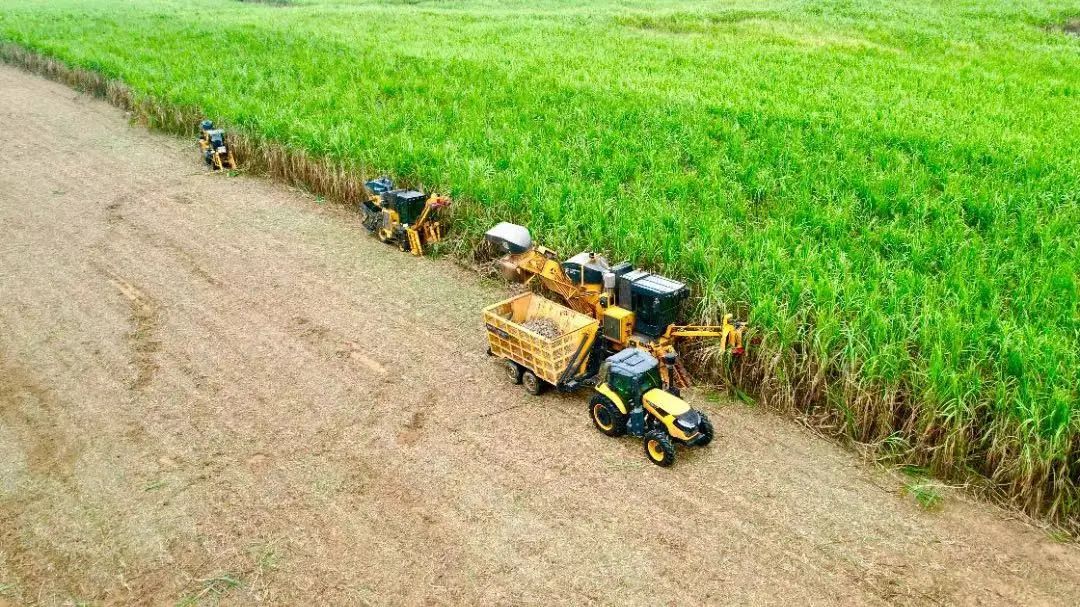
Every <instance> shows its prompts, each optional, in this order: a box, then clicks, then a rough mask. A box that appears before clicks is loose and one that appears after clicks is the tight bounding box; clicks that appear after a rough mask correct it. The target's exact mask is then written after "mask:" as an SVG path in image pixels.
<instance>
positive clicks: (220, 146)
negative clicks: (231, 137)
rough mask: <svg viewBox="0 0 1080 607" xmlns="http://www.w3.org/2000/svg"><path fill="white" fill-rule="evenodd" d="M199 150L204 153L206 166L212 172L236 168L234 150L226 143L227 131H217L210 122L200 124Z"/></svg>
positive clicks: (205, 121)
mask: <svg viewBox="0 0 1080 607" xmlns="http://www.w3.org/2000/svg"><path fill="white" fill-rule="evenodd" d="M199 150H200V151H202V155H203V160H205V161H206V166H208V167H210V169H211V170H214V171H221V170H224V169H235V168H236V160H235V159H234V158H233V153H232V148H231V147H230V146H229V145H228V144H227V143H226V142H225V131H223V130H221V129H215V128H214V123H213V122H212V121H210V120H203V121H202V122H201V123H200V124H199Z"/></svg>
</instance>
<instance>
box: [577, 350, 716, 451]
mask: <svg viewBox="0 0 1080 607" xmlns="http://www.w3.org/2000/svg"><path fill="white" fill-rule="evenodd" d="M666 364H674V359H669V360H668V361H666ZM598 381H599V383H598V385H597V386H596V394H594V395H593V397H592V399H591V400H590V401H589V413H590V415H591V416H592V420H593V424H594V425H595V426H596V428H597V430H600V431H601V432H603V433H604V434H606V435H608V436H622V435H624V434H630V435H631V436H637V437H641V438H642V439H643V441H644V447H645V457H647V458H649V461H651V462H652V463H654V464H656V465H658V466H664V467H667V466H670V465H672V464H674V463H675V444H676V443H681V444H684V445H689V446H694V447H704V446H705V445H708V444H709V443H711V442H712V439H713V426H712V422H710V421H709V418H708V416H706V415H705V414H704V413H703V412H701V411H698V410H696V409H694V408H692V407H691V406H690V405H688V404H687V403H686V401H684V400H683V399H682V398H680V397H679V395H678V394H677V391H676V390H674V389H672V388H671V387H670V386H665V382H664V381H663V380H662V379H661V378H660V365H659V363H658V361H657V360H656V358H655V357H653V356H652V355H651V354H649V353H648V352H646V351H644V350H641V349H639V348H626V349H624V350H622V351H621V352H619V353H617V354H615V355H613V356H611V357H609V358H608V359H607V360H606V361H604V363H603V364H602V365H601V366H600V375H599V378H598Z"/></svg>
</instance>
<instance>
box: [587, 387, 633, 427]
mask: <svg viewBox="0 0 1080 607" xmlns="http://www.w3.org/2000/svg"><path fill="white" fill-rule="evenodd" d="M589 417H591V418H592V421H593V425H594V426H596V429H597V430H599V431H601V432H603V433H604V434H606V435H608V436H622V435H624V434H626V419H627V416H626V415H625V414H624V413H623V412H622V411H619V408H618V407H616V406H615V403H613V402H611V399H610V398H608V397H606V396H604V395H603V394H594V395H593V397H592V399H590V400H589Z"/></svg>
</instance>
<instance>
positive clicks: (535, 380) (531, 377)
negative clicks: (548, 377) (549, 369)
mask: <svg viewBox="0 0 1080 607" xmlns="http://www.w3.org/2000/svg"><path fill="white" fill-rule="evenodd" d="M521 382H522V383H523V384H525V391H526V392H528V393H529V394H532V395H533V396H539V395H540V393H541V392H543V391H544V380H542V379H540V378H539V377H537V376H536V374H535V373H533V372H532V371H528V370H526V371H525V372H524V373H522V374H521Z"/></svg>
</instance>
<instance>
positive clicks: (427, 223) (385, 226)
mask: <svg viewBox="0 0 1080 607" xmlns="http://www.w3.org/2000/svg"><path fill="white" fill-rule="evenodd" d="M364 186H365V187H366V188H367V190H368V192H369V194H368V198H367V200H364V201H363V203H362V204H361V205H360V212H361V214H362V215H363V224H364V227H365V228H367V230H368V231H369V232H371V233H372V234H374V235H375V236H376V237H377V238H378V239H379V240H381V241H382V242H385V243H389V244H396V245H397V246H398V248H399V249H401V250H402V251H408V252H411V253H412V254H413V255H423V254H424V247H426V246H428V245H431V244H434V243H436V242H439V241H440V240H442V224H441V223H439V221H438V219H436V216H437V215H438V214H439V210H440V209H443V208H445V207H448V206H450V198H449V197H448V196H438V195H435V194H431V195H427V194H424V193H423V192H420V191H417V190H403V189H395V188H394V182H393V181H391V180H390V178H389V177H385V176H384V177H380V178H378V179H373V180H371V181H368V182H366V183H365V184H364Z"/></svg>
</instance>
